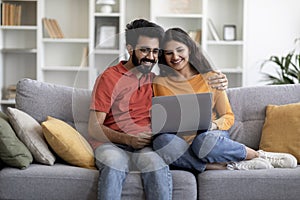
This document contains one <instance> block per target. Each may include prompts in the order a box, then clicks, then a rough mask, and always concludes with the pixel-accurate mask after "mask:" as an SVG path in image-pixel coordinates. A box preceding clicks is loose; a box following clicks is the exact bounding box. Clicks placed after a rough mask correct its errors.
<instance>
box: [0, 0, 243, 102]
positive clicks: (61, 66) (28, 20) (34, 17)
mask: <svg viewBox="0 0 300 200" xmlns="http://www.w3.org/2000/svg"><path fill="white" fill-rule="evenodd" d="M115 1H116V4H115V5H113V6H112V12H111V13H102V12H101V5H98V4H96V0H2V1H1V0H0V2H1V3H6V2H11V3H16V4H20V5H21V6H22V22H21V25H18V26H8V25H1V26H0V39H1V40H0V50H1V51H0V62H1V65H0V73H1V76H0V87H1V93H0V97H1V99H2V100H1V104H3V105H4V104H5V105H13V104H14V101H13V100H4V99H5V98H4V97H5V90H6V88H7V87H8V86H10V85H12V84H16V83H17V81H18V80H19V79H21V78H23V77H28V78H32V79H37V80H40V81H45V82H51V83H56V84H62V85H67V86H71V87H76V88H89V89H92V87H93V85H94V81H95V79H96V77H97V76H98V75H99V74H100V73H101V72H102V71H103V70H105V69H106V68H107V67H108V66H111V65H114V64H116V63H118V62H119V61H120V60H122V59H126V57H127V52H126V49H125V35H124V30H125V28H126V24H127V23H128V22H130V21H132V20H134V19H137V18H145V19H148V20H151V21H154V22H156V23H158V24H160V25H161V26H162V27H164V28H165V29H168V28H170V27H176V26H177V27H181V28H183V29H184V30H186V31H199V30H201V42H200V43H201V45H202V48H203V49H204V51H205V52H206V53H207V54H208V55H209V58H210V59H211V61H212V62H213V64H214V65H215V66H216V68H218V69H220V70H221V71H222V72H223V73H225V74H226V75H227V77H228V79H229V87H237V86H243V82H244V80H243V76H244V73H245V67H244V65H245V61H244V60H245V59H244V54H245V50H244V49H245V42H244V38H245V36H244V35H245V33H244V30H245V28H244V26H245V24H244V21H245V19H244V16H245V8H244V7H245V4H246V3H245V2H246V1H247V0H222V1H220V0H115ZM1 12H2V10H1ZM43 18H51V19H56V20H57V22H58V24H59V26H60V27H61V29H62V32H63V34H64V37H63V38H60V39H53V38H50V37H49V35H48V34H47V32H46V31H45V28H44V26H43V23H42V19H43ZM208 19H211V20H212V21H213V23H214V25H215V27H216V30H217V32H218V33H219V36H220V37H221V40H220V41H216V40H214V39H213V37H212V36H211V33H210V30H209V29H208V27H207V21H208ZM225 24H234V25H235V26H236V33H237V38H236V40H235V41H224V40H222V33H223V26H224V25H225ZM105 26H109V27H115V32H105V31H103V30H101V27H105ZM101 34H102V35H101ZM103 34H107V35H108V36H107V37H104V38H101V36H103ZM106 40H110V41H113V45H112V46H105V45H104V47H103V45H101V44H103V43H105V42H107V41H106ZM85 47H88V51H89V54H88V66H84V67H82V66H81V65H80V64H81V61H82V54H83V49H84V48H85Z"/></svg>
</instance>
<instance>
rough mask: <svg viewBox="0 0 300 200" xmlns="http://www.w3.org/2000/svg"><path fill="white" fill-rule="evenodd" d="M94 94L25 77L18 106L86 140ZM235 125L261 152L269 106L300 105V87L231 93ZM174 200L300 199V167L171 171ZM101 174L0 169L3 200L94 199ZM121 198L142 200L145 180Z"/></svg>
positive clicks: (35, 167)
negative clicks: (66, 126)
mask: <svg viewBox="0 0 300 200" xmlns="http://www.w3.org/2000/svg"><path fill="white" fill-rule="evenodd" d="M90 94H91V91H89V90H84V89H73V88H69V87H64V86H59V85H53V84H48V83H43V82H38V81H34V80H30V79H22V80H20V81H19V83H18V85H17V97H16V107H17V108H18V109H20V110H23V111H25V112H27V113H28V114H30V115H31V116H32V117H34V118H35V119H36V120H37V121H39V122H42V121H44V120H45V119H46V117H47V116H48V115H50V116H53V117H56V118H59V119H62V120H64V121H66V122H67V123H69V124H71V125H72V126H74V127H75V128H76V129H77V130H78V131H79V132H80V133H81V134H82V135H83V136H85V137H86V136H87V120H88V113H89V103H90ZM228 96H229V99H230V102H231V105H232V108H233V112H234V113H235V117H236V121H235V124H234V126H233V127H232V128H231V130H230V132H231V137H232V138H233V139H234V140H237V141H239V142H242V143H244V144H246V145H247V146H249V147H252V148H254V149H258V146H259V142H260V136H261V130H262V126H263V123H264V118H265V107H266V105H268V104H278V105H281V104H288V103H294V102H299V101H300V85H285V86H259V87H245V88H234V89H228ZM172 175H173V184H174V190H173V199H180V200H181V199H187V200H192V199H201V200H202V199H203V200H208V199H211V200H218V199H222V200H223V199H243V200H247V199H249V200H254V199H264V200H265V199H299V197H300V190H299V185H300V167H297V168H295V169H271V170H249V171H230V170H211V171H205V172H204V173H201V174H198V175H194V174H192V173H190V172H187V171H182V170H172ZM97 178H98V171H97V170H90V169H85V168H79V167H75V166H71V165H67V164H65V163H62V162H56V163H55V165H54V166H47V165H41V164H37V163H34V164H31V165H30V166H29V167H28V168H27V169H25V170H19V169H16V168H9V167H5V168H4V169H2V170H1V171H0V199H60V200H63V199H70V200H71V199H72V200H75V199H78V200H83V199H87V200H90V199H96V193H97ZM122 196H123V198H122V199H130V200H132V199H144V193H143V188H142V183H141V178H140V175H139V174H138V173H130V174H129V176H128V178H127V179H126V182H125V185H124V188H123V192H122Z"/></svg>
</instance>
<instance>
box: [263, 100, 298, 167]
mask: <svg viewBox="0 0 300 200" xmlns="http://www.w3.org/2000/svg"><path fill="white" fill-rule="evenodd" d="M299 138H300V103H293V104H287V105H280V106H277V105H268V106H267V109H266V119H265V123H264V126H263V130H262V136H261V141H260V146H259V148H260V149H262V150H265V151H271V152H285V153H290V154H292V155H294V156H295V157H296V158H297V160H298V162H299V161H300V140H299Z"/></svg>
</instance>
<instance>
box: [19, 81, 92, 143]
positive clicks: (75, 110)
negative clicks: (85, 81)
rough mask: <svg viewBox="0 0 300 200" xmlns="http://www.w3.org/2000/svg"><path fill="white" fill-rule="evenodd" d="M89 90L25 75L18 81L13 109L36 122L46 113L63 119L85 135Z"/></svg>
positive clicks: (44, 118) (44, 117)
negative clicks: (34, 78) (25, 76)
mask: <svg viewBox="0 0 300 200" xmlns="http://www.w3.org/2000/svg"><path fill="white" fill-rule="evenodd" d="M90 99H91V91H90V90H87V89H80V88H72V87H67V86H63V85H57V84H51V83H46V82H41V81H36V80H31V79H28V78H24V79H21V80H20V81H19V82H18V84H17V93H16V108H18V109H19V110H22V111H24V112H26V113H27V114H29V115H30V116H32V117H33V118H34V119H35V120H37V121H38V122H39V123H41V122H43V121H45V120H46V119H47V116H52V117H55V118H58V119H62V120H63V121H65V122H67V123H68V124H70V125H71V126H73V127H75V128H76V130H77V131H79V132H80V133H81V134H82V135H83V136H84V137H85V138H87V134H88V133H87V122H88V119H89V106H90Z"/></svg>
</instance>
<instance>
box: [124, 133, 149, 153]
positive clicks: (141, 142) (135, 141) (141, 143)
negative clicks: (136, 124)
mask: <svg viewBox="0 0 300 200" xmlns="http://www.w3.org/2000/svg"><path fill="white" fill-rule="evenodd" d="M151 137H152V133H151V132H143V133H139V134H137V135H130V138H129V140H128V144H127V145H129V146H132V147H133V148H134V149H141V148H143V147H145V146H147V145H150V144H151Z"/></svg>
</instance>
